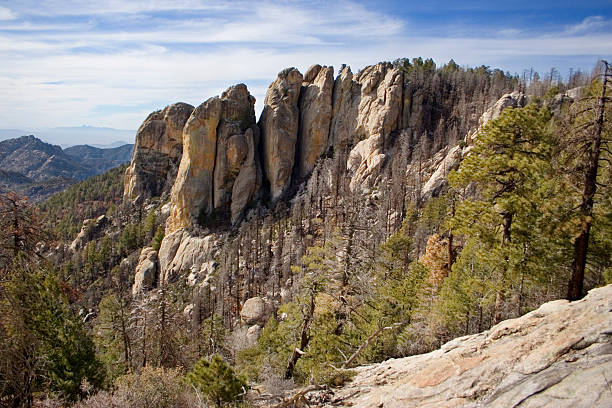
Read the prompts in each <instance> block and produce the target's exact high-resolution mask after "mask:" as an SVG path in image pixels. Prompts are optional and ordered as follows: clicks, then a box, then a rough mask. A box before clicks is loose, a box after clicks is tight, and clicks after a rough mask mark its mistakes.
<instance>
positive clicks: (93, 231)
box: [70, 215, 109, 252]
mask: <svg viewBox="0 0 612 408" xmlns="http://www.w3.org/2000/svg"><path fill="white" fill-rule="evenodd" d="M108 222H109V219H108V218H107V217H106V215H101V216H99V217H98V218H92V219H88V220H84V221H83V226H82V227H81V231H79V234H78V235H77V236H76V238H75V239H74V241H72V243H71V244H70V249H71V250H72V251H73V252H74V251H76V250H78V249H81V248H83V247H84V246H85V244H86V243H88V242H89V241H91V240H92V239H94V238H97V237H98V236H100V234H102V232H103V230H104V228H105V227H106V225H108Z"/></svg>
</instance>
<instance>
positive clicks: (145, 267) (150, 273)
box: [132, 247, 159, 296]
mask: <svg viewBox="0 0 612 408" xmlns="http://www.w3.org/2000/svg"><path fill="white" fill-rule="evenodd" d="M158 270H159V268H158V262H157V251H155V250H154V249H153V248H151V247H145V248H143V249H142V251H140V258H139V259H138V265H137V266H136V273H135V275H134V285H133V286H132V295H133V296H136V295H138V294H139V293H140V292H142V291H143V290H147V289H151V288H153V286H154V285H155V283H156V282H157V275H158Z"/></svg>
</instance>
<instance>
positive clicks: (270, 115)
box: [259, 68, 303, 200]
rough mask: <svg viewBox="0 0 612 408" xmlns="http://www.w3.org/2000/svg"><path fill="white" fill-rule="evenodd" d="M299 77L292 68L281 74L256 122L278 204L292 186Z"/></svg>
mask: <svg viewBox="0 0 612 408" xmlns="http://www.w3.org/2000/svg"><path fill="white" fill-rule="evenodd" d="M302 79H303V78H302V74H300V72H299V71H298V70H297V69H295V68H287V69H285V70H283V71H281V72H280V73H279V74H278V77H277V78H276V81H274V82H272V84H270V87H269V88H268V92H267V93H266V99H265V101H264V109H263V112H262V113H261V118H260V119H259V128H260V129H261V136H262V144H263V146H262V147H263V149H262V150H263V157H262V159H263V169H264V172H265V174H266V177H267V180H268V182H269V183H270V195H271V197H272V200H277V199H278V198H279V197H280V196H281V195H282V194H283V193H284V192H285V190H286V189H287V187H288V186H289V183H290V182H291V173H292V172H293V164H294V159H295V149H296V144H297V137H298V123H299V116H300V112H299V108H298V98H299V96H300V88H301V86H302Z"/></svg>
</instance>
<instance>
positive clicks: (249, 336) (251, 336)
mask: <svg viewBox="0 0 612 408" xmlns="http://www.w3.org/2000/svg"><path fill="white" fill-rule="evenodd" d="M260 336H261V326H259V325H257V324H254V325H253V326H251V327H249V329H248V330H247V333H246V342H247V347H254V346H256V345H257V340H259V337H260Z"/></svg>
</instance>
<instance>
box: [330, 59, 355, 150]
mask: <svg viewBox="0 0 612 408" xmlns="http://www.w3.org/2000/svg"><path fill="white" fill-rule="evenodd" d="M360 98H361V89H360V88H359V85H358V84H356V83H355V82H353V73H352V72H351V68H350V67H349V66H346V65H345V66H343V67H342V69H341V70H340V74H339V75H338V77H337V78H336V80H335V81H334V91H333V96H332V120H331V125H330V132H329V142H330V144H331V145H332V146H334V150H341V149H345V148H346V147H347V146H348V145H350V144H352V142H353V140H354V138H355V121H356V120H357V109H358V107H359V100H360Z"/></svg>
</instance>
